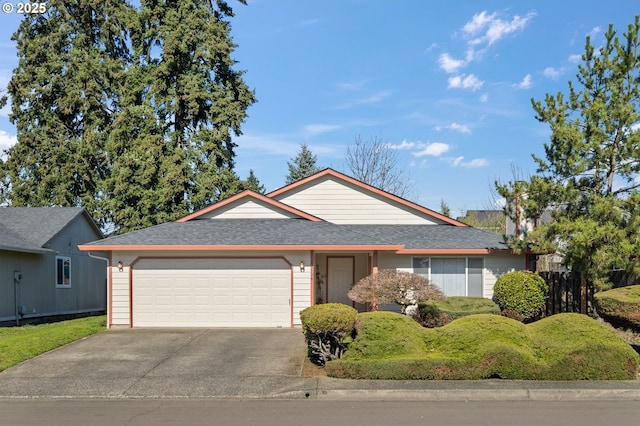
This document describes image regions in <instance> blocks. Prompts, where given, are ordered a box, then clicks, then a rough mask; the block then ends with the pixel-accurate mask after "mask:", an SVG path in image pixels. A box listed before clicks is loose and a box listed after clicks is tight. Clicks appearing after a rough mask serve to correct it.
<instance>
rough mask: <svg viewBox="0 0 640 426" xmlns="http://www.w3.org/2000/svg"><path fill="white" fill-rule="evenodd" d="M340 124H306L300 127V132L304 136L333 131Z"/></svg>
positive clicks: (339, 127) (338, 127)
mask: <svg viewBox="0 0 640 426" xmlns="http://www.w3.org/2000/svg"><path fill="white" fill-rule="evenodd" d="M341 128H342V126H338V125H335V124H308V125H306V126H304V127H303V128H302V133H303V134H304V135H305V136H317V135H321V134H323V133H329V132H333V131H334V130H339V129H341Z"/></svg>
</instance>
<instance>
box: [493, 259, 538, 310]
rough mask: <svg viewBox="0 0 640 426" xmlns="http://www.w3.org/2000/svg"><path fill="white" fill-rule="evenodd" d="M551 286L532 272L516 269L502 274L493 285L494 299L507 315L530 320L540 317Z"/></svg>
mask: <svg viewBox="0 0 640 426" xmlns="http://www.w3.org/2000/svg"><path fill="white" fill-rule="evenodd" d="M548 295H549V286H548V285H547V283H546V282H545V281H544V279H543V278H542V277H540V276H539V275H536V274H534V273H532V272H525V271H515V272H508V273H506V274H504V275H501V276H500V277H498V279H497V280H496V283H495V285H494V286H493V301H494V302H496V303H497V304H498V306H500V310H501V311H503V312H504V313H505V315H506V316H508V317H510V318H514V319H520V318H519V317H520V316H522V320H524V321H529V320H532V319H535V318H537V317H539V316H540V315H541V314H542V310H543V309H544V307H545V304H546V303H547V297H548Z"/></svg>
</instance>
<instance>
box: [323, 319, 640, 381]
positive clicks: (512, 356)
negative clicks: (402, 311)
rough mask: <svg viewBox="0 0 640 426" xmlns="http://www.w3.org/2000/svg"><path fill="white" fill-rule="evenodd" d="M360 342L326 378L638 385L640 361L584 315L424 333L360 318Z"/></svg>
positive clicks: (460, 325)
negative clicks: (626, 382) (628, 382)
mask: <svg viewBox="0 0 640 426" xmlns="http://www.w3.org/2000/svg"><path fill="white" fill-rule="evenodd" d="M356 328H357V335H356V338H355V339H354V341H353V342H351V343H350V345H349V347H348V350H347V351H346V353H345V355H344V356H343V357H342V358H341V359H337V360H333V361H330V362H327V364H326V366H325V368H326V371H327V374H328V375H329V376H332V377H339V378H354V379H395V380H406V379H432V380H443V379H445V380H447V379H454V380H456V379H457V380H478V379H488V378H503V379H527V380H633V379H636V378H637V374H638V365H639V363H640V357H639V355H638V354H637V353H636V352H635V351H634V350H633V349H632V348H631V346H629V345H628V344H627V343H626V342H625V341H624V340H623V339H622V338H621V337H620V336H619V335H617V334H616V333H615V332H613V331H611V330H610V329H608V328H607V327H605V326H603V325H602V324H600V323H598V322H597V321H595V320H593V319H592V318H589V317H587V316H585V315H580V314H558V315H554V316H551V317H548V318H544V319H542V320H540V321H537V322H535V323H531V324H527V325H525V324H522V323H521V322H519V321H516V320H513V319H510V318H506V317H501V316H498V315H488V314H481V315H471V316H466V317H463V318H460V319H457V320H455V321H453V322H451V323H449V324H447V325H445V326H444V327H440V328H433V329H429V328H424V327H422V326H421V325H419V324H418V323H417V322H415V321H414V320H412V319H410V318H407V317H406V316H403V315H399V314H395V313H391V312H372V313H362V314H358V317H357V326H356Z"/></svg>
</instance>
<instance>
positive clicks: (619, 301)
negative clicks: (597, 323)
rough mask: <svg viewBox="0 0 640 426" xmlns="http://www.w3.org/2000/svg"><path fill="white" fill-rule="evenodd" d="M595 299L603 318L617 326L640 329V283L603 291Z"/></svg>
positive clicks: (597, 308)
mask: <svg viewBox="0 0 640 426" xmlns="http://www.w3.org/2000/svg"><path fill="white" fill-rule="evenodd" d="M594 299H595V302H596V310H597V311H598V314H600V316H601V317H602V318H604V319H606V320H607V321H609V322H611V323H612V324H614V325H615V326H620V327H625V328H631V329H632V330H634V331H640V285H632V286H628V287H621V288H614V289H613V290H607V291H601V292H598V293H596V294H595V296H594Z"/></svg>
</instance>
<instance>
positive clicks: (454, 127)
mask: <svg viewBox="0 0 640 426" xmlns="http://www.w3.org/2000/svg"><path fill="white" fill-rule="evenodd" d="M435 129H436V130H437V131H440V130H455V131H457V132H460V133H471V129H470V128H469V126H467V125H466V124H459V123H456V122H453V123H451V124H449V125H448V126H436V128H435Z"/></svg>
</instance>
